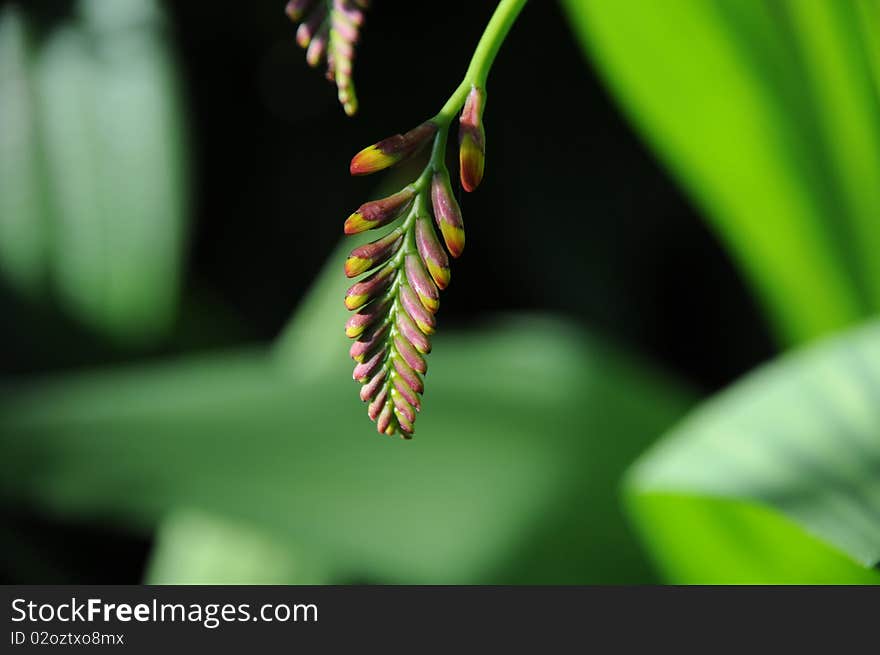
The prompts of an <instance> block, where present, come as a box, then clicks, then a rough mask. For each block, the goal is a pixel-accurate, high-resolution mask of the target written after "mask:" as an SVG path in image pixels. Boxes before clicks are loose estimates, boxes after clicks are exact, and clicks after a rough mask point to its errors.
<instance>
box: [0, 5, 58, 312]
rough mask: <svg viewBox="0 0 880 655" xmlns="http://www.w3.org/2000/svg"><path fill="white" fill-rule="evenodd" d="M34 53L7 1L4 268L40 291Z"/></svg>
mask: <svg viewBox="0 0 880 655" xmlns="http://www.w3.org/2000/svg"><path fill="white" fill-rule="evenodd" d="M29 57H30V47H29V44H28V40H27V35H26V32H25V26H24V20H23V18H22V16H21V14H20V12H19V11H18V9H17V8H16V7H15V5H7V6H6V7H3V9H2V10H0V271H2V273H3V275H4V276H5V277H6V279H7V280H8V282H9V283H10V284H11V285H12V286H13V287H14V288H16V289H18V290H20V291H22V292H24V293H26V294H28V295H31V296H35V295H38V294H39V293H40V292H42V291H43V290H44V287H45V282H46V268H47V267H46V257H47V254H48V252H47V249H48V243H47V234H46V225H45V207H44V204H43V195H44V194H45V186H44V178H43V175H42V173H43V171H42V168H41V161H40V146H39V139H38V130H37V126H36V124H35V122H36V100H35V97H34V89H33V88H32V86H33V85H32V81H31V79H30V72H29V69H28V60H29Z"/></svg>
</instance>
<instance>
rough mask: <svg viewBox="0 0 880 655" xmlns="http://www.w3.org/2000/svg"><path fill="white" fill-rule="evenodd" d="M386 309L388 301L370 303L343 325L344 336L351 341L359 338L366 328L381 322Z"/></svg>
mask: <svg viewBox="0 0 880 655" xmlns="http://www.w3.org/2000/svg"><path fill="white" fill-rule="evenodd" d="M387 309H388V301H382V302H377V301H374V302H371V303H370V304H369V305H367V306H366V307H364V308H363V309H361V310H360V311H359V312H358V313H357V314H355V315H354V316H352V317H351V318H350V319H348V322H347V323H346V324H345V335H346V336H347V337H350V338H352V339H356V338H357V337H359V336H361V335H362V334H363V333H364V331H366V329H367V328H369V327H370V326H371V325H373V324H375V323H378V322H379V321H380V320H382V318H383V317H384V316H385V311H386V310H387Z"/></svg>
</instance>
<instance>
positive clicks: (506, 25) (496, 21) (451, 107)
mask: <svg viewBox="0 0 880 655" xmlns="http://www.w3.org/2000/svg"><path fill="white" fill-rule="evenodd" d="M525 4H526V0H501V2H499V3H498V6H497V7H496V8H495V13H493V14H492V18H490V19H489V24H488V25H486V29H485V30H484V31H483V36H481V37H480V42H479V43H478V44H477V49H476V50H474V56H473V57H471V63H470V66H468V69H467V72H466V73H465V76H464V79H463V80H462V82H461V84H459V85H458V88H457V89H456V90H455V92H454V93H453V94H452V95H451V96H450V98H449V100H447V101H446V104H445V105H443V109H441V110H440V113H438V114H437V116H436V118H435V119H434V120H435V121H437V123H438V124H439V125H441V126H444V127H445V126H447V125H449V123H450V122H451V121H452V119H453V118H455V115H456V114H458V112H459V110H460V109H461V107H462V105H464V101H465V100H466V99H467V95H468V93H470V90H471V88H472V87H474V86H479V87H485V86H486V79H487V78H488V77H489V71H490V70H491V69H492V64H493V62H494V61H495V55H497V54H498V50H499V49H500V48H501V44H502V43H504V39H505V38H506V37H507V33H508V32H509V31H510V28H511V27H513V23H514V22H515V21H516V18H517V16H519V12H521V11H522V9H523V7H524V6H525ZM441 131H442V130H441ZM444 141H445V139H444Z"/></svg>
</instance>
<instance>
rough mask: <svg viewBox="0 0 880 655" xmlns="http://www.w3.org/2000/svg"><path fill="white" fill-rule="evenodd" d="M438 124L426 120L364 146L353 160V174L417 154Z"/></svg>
mask: <svg viewBox="0 0 880 655" xmlns="http://www.w3.org/2000/svg"><path fill="white" fill-rule="evenodd" d="M436 132H437V126H436V125H434V123H432V122H431V121H426V122H424V123H422V124H421V125H419V126H418V127H416V128H413V129H412V130H410V131H409V132H407V133H406V134H395V135H394V136H390V137H388V138H387V139H383V140H382V141H379V143H376V144H374V145H371V146H369V147H368V148H364V149H363V150H361V151H360V152H359V153H358V154H356V155H355V156H354V158H353V159H352V160H351V166H350V167H349V170H350V171H351V174H352V175H368V174H370V173H375V172H377V171H381V170H383V169H385V168H388V167H389V166H394V164H396V163H398V162H400V161H402V160H404V159H406V158H407V157H409V156H411V155H413V154H415V153H416V152H417V151H418V150H419V149H421V147H422V146H424V145H425V144H426V143H427V142H428V141H429V140H430V139H432V138H433V137H434V134H435V133H436Z"/></svg>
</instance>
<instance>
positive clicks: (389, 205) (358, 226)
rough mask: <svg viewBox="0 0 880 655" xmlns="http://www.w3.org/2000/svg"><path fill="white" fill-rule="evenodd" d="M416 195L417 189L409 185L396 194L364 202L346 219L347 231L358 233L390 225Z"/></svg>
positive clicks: (347, 232)
mask: <svg viewBox="0 0 880 655" xmlns="http://www.w3.org/2000/svg"><path fill="white" fill-rule="evenodd" d="M414 195H415V189H413V188H412V186H408V187H406V188H405V189H403V190H402V191H398V192H397V193H395V194H394V195H391V196H388V197H387V198H382V199H381V200H373V201H371V202H367V203H364V204H363V205H361V206H360V207H358V210H357V211H356V212H355V213H353V214H352V215H351V216H349V217H348V220H346V221H345V233H346V234H357V233H358V232H363V231H365V230H372V229H374V228H377V227H382V226H383V225H388V223H390V222H391V221H393V220H394V219H396V218H397V217H398V216H400V214H401V213H402V212H403V210H404V209H406V207H408V206H409V204H410V201H412V199H413V196H414Z"/></svg>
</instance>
